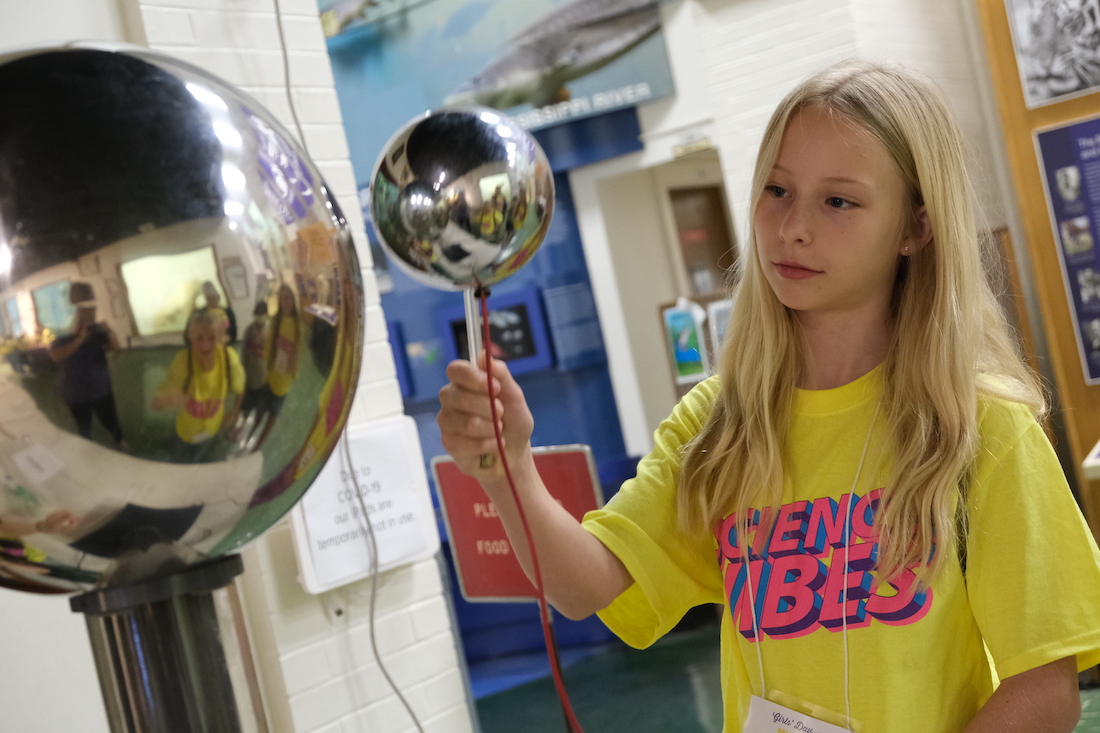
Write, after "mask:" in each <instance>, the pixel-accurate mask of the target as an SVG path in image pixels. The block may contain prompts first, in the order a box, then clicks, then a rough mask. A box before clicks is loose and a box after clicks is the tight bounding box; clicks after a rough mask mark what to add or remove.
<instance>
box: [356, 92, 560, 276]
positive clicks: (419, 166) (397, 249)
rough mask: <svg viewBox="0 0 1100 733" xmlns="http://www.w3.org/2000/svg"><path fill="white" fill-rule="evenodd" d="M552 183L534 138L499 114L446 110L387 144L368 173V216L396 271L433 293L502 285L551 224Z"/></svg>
mask: <svg viewBox="0 0 1100 733" xmlns="http://www.w3.org/2000/svg"><path fill="white" fill-rule="evenodd" d="M553 209H554V178H553V174H552V172H551V170H550V164H549V163H548V162H547V160H546V155H545V153H543V151H542V149H541V148H540V147H539V145H538V143H537V142H535V139H534V138H533V137H531V135H530V134H529V133H528V132H527V131H526V130H524V129H523V128H521V127H519V126H518V125H517V124H516V123H515V122H514V121H512V120H511V119H509V118H508V117H505V116H504V115H502V114H500V113H499V112H497V111H495V110H492V109H488V108H481V107H469V108H460V109H444V110H439V111H435V112H428V113H426V114H424V115H421V116H419V117H416V118H415V119H413V120H411V121H410V122H409V123H407V124H406V125H405V126H404V127H403V128H401V130H399V131H398V132H397V133H396V134H395V135H394V136H393V137H392V138H391V139H390V141H389V142H388V143H387V144H386V147H385V148H384V149H383V150H382V153H381V155H380V156H379V158H378V162H377V163H376V164H375V168H374V173H373V175H372V176H371V220H372V224H373V225H374V228H375V231H376V232H377V234H378V237H379V239H380V240H381V241H382V243H383V245H384V246H385V247H386V249H387V251H388V252H389V253H390V255H391V256H392V257H393V259H394V261H395V262H396V263H397V265H398V266H399V267H401V269H402V270H403V271H405V272H406V273H408V274H409V276H410V277H412V278H413V279H415V280H416V281H418V282H420V283H422V284H424V285H427V286H429V287H433V288H437V289H439V290H462V289H465V288H474V287H477V286H487V285H491V284H493V283H496V282H499V281H501V280H503V279H504V278H506V277H508V276H509V275H511V274H512V273H514V272H515V271H516V270H518V269H519V268H520V267H522V266H523V265H524V264H525V263H526V262H527V261H528V260H530V259H531V256H532V255H534V253H535V251H536V250H538V248H539V245H541V244H542V240H543V238H545V236H546V231H547V229H548V228H549V226H550V217H551V215H552V214H553Z"/></svg>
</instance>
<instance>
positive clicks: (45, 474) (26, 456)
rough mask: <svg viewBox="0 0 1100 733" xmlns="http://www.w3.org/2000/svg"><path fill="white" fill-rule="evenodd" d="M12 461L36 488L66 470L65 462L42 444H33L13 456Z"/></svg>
mask: <svg viewBox="0 0 1100 733" xmlns="http://www.w3.org/2000/svg"><path fill="white" fill-rule="evenodd" d="M12 460H14V461H15V465H16V466H18V467H19V470H20V471H22V472H23V475H24V476H26V477H27V480H28V481H30V482H31V484H32V485H34V486H40V485H41V484H43V483H45V482H46V481H49V480H50V479H51V478H53V477H54V476H55V475H56V474H57V472H58V471H60V470H61V469H63V468H65V464H64V462H62V460H61V459H60V458H58V457H57V456H55V455H54V454H53V451H51V450H50V449H49V448H47V447H46V446H44V445H42V444H41V443H32V444H31V445H30V446H29V447H27V448H24V449H23V450H21V451H19V452H18V453H16V454H15V455H13V456H12Z"/></svg>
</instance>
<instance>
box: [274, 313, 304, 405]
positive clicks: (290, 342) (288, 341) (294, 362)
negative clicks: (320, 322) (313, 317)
mask: <svg viewBox="0 0 1100 733" xmlns="http://www.w3.org/2000/svg"><path fill="white" fill-rule="evenodd" d="M301 330H302V327H301V324H300V323H298V321H297V320H296V319H294V318H283V319H281V320H280V322H279V332H278V333H276V334H273V338H274V339H275V344H274V345H273V348H274V349H275V358H274V360H273V362H272V363H271V366H270V367H269V368H268V370H267V385H268V386H269V387H271V391H272V392H273V393H275V394H276V395H277V396H279V397H282V396H283V395H285V394H286V393H287V392H289V391H290V385H292V384H293V383H294V376H295V375H296V374H297V372H298V344H299V342H300V341H301V339H300V338H299V334H300V333H301Z"/></svg>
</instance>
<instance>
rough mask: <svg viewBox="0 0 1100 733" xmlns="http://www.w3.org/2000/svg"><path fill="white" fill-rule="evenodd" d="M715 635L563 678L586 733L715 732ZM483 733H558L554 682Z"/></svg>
mask: <svg viewBox="0 0 1100 733" xmlns="http://www.w3.org/2000/svg"><path fill="white" fill-rule="evenodd" d="M718 664H719V659H718V631H717V628H716V627H704V628H701V629H694V630H692V631H685V632H677V633H674V634H670V635H669V636H666V637H665V638H664V639H662V640H661V641H659V642H658V643H657V644H656V645H654V646H653V647H651V648H650V649H647V650H645V651H637V650H634V649H630V648H629V647H626V646H624V645H620V644H613V645H609V646H607V647H606V648H604V649H602V650H601V651H597V652H595V653H593V654H591V655H590V656H588V657H585V658H583V659H581V660H580V661H577V662H574V663H573V664H572V665H570V666H569V667H568V669H567V670H566V672H565V679H566V687H567V690H568V692H569V698H570V701H571V702H572V704H573V710H574V712H575V714H576V716H577V720H578V721H579V722H580V724H581V726H582V727H583V728H584V729H585V730H586V731H588V733H720V731H721V729H722V725H721V692H720V690H719V684H718ZM477 711H478V715H479V716H480V719H481V733H505V732H507V733H512V732H513V731H517V730H522V731H524V733H563V732H564V731H565V725H564V723H563V719H562V712H561V706H560V704H559V703H558V700H557V696H556V694H555V692H554V685H553V682H552V681H551V680H550V678H549V677H544V678H542V679H539V680H537V681H534V682H529V683H527V684H524V685H520V686H518V687H514V688H512V689H509V690H506V691H503V692H498V693H495V694H491V695H487V696H485V697H482V698H481V699H479V700H478V701H477ZM1081 711H1082V712H1081V722H1080V723H1079V724H1078V725H1077V728H1076V729H1075V733H1100V689H1093V690H1083V691H1082V692H1081Z"/></svg>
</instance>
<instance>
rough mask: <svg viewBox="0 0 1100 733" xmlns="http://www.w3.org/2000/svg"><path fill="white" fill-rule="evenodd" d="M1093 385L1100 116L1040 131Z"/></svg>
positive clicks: (1098, 298) (1099, 258)
mask: <svg viewBox="0 0 1100 733" xmlns="http://www.w3.org/2000/svg"><path fill="white" fill-rule="evenodd" d="M1035 142H1036V148H1037V152H1038V155H1039V161H1040V164H1041V170H1042V174H1043V183H1044V186H1043V188H1044V190H1045V191H1046V199H1047V210H1048V211H1049V212H1050V223H1051V226H1052V227H1053V229H1054V241H1056V242H1057V243H1058V247H1059V253H1060V255H1061V256H1060V257H1059V259H1058V261H1059V263H1060V264H1061V266H1062V277H1063V280H1064V282H1065V286H1066V296H1067V298H1068V300H1069V303H1070V312H1071V313H1072V314H1073V319H1074V325H1075V327H1076V333H1077V347H1078V350H1079V351H1080V354H1081V367H1082V369H1083V371H1084V375H1085V382H1086V383H1087V384H1100V249H1098V248H1097V247H1096V240H1095V237H1096V231H1097V230H1098V226H1100V117H1093V118H1089V119H1085V120H1080V121H1077V122H1074V123H1071V124H1068V125H1062V126H1059V127H1055V128H1050V129H1047V130H1042V131H1038V132H1036V134H1035Z"/></svg>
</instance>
